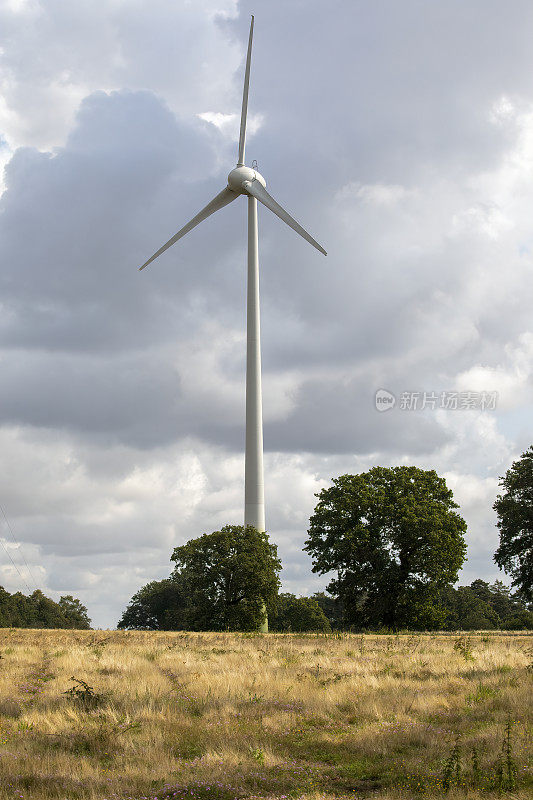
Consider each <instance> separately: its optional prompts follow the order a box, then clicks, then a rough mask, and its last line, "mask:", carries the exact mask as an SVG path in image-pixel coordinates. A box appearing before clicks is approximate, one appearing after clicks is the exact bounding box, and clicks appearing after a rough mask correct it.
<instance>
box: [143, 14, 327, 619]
mask: <svg viewBox="0 0 533 800" xmlns="http://www.w3.org/2000/svg"><path fill="white" fill-rule="evenodd" d="M253 33H254V18H253V16H252V20H251V23H250V36H249V39H248V52H247V55H246V69H245V73H244V90H243V94H242V111H241V130H240V136H239V154H238V161H237V166H236V167H235V169H232V170H231V172H230V173H229V175H228V185H227V186H226V187H225V188H224V189H222V191H221V192H220V194H217V196H216V197H215V198H214V199H213V200H211V202H210V203H208V204H207V205H206V207H205V208H203V209H202V210H201V211H200V212H199V213H198V214H197V215H196V216H195V217H193V218H192V219H191V221H190V222H188V223H187V224H186V225H184V226H183V228H181V229H180V230H179V231H178V232H177V233H175V234H174V236H173V237H172V238H171V239H169V240H168V242H167V243H166V244H164V245H163V246H162V247H160V248H159V250H158V251H157V252H156V253H154V254H153V256H151V257H150V258H149V259H148V261H146V262H145V263H144V264H143V265H142V267H139V269H144V268H145V267H147V266H148V264H151V263H152V261H154V259H156V258H158V257H159V256H160V255H161V254H162V253H164V252H165V250H168V248H169V247H171V246H172V245H173V244H175V243H176V242H177V241H178V239H181V238H183V236H185V234H187V233H189V231H192V229H193V228H195V227H196V226H197V225H199V224H200V222H203V221H204V219H207V217H210V216H211V214H214V213H215V211H219V210H220V209H221V208H224V206H227V205H228V203H231V202H233V200H236V199H237V197H239V196H240V195H245V196H246V197H247V199H248V286H247V313H246V331H247V336H246V453H245V470H244V471H245V478H244V524H245V526H246V525H253V527H254V528H256V529H257V530H258V531H264V530H265V496H264V482H263V411H262V396H261V339H260V324H259V257H258V230H257V201H258V200H259V202H260V203H262V204H263V205H264V206H266V207H267V208H269V209H270V210H271V211H272V212H273V213H274V214H276V216H278V217H279V218H280V219H281V220H283V222H285V223H286V224H287V225H288V226H289V227H290V228H292V229H293V230H295V231H296V233H299V234H300V236H302V237H303V238H304V239H306V241H308V242H309V243H310V244H312V245H313V247H316V249H317V250H320V252H321V253H323V254H324V255H327V253H326V251H325V250H324V248H323V247H321V246H320V245H319V244H318V242H316V241H315V240H314V239H313V237H312V236H311V235H310V234H309V233H307V231H306V230H304V228H302V226H301V225H299V224H298V222H296V220H295V219H294V218H293V217H291V215H290V214H288V213H287V211H285V209H284V208H282V207H281V206H280V205H279V203H277V202H276V200H274V198H273V197H272V196H271V195H270V194H269V193H268V192H267V190H266V181H265V179H264V178H263V176H262V175H260V174H259V172H258V171H257V170H256V169H253V168H251V167H247V166H245V164H244V145H245V141H246V117H247V113H248V89H249V86H250V62H251V57H252V38H253ZM265 626H266V623H265ZM266 629H267V630H268V628H266Z"/></svg>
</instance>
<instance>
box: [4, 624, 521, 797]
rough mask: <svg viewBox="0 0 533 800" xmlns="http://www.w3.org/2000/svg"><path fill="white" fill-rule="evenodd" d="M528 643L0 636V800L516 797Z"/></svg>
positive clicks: (470, 638)
mask: <svg viewBox="0 0 533 800" xmlns="http://www.w3.org/2000/svg"><path fill="white" fill-rule="evenodd" d="M532 686H533V637H532V636H531V634H526V633H515V632H509V633H499V632H494V631H493V632H486V633H478V632H476V633H469V634H447V635H443V634H425V635H422V634H420V635H419V634H417V635H411V634H401V635H397V636H396V635H364V636H361V635H356V634H339V635H332V634H330V635H315V634H308V635H297V634H285V635H282V634H267V635H255V634H232V633H227V634H225V633H180V632H169V633H165V632H127V631H68V630H61V631H59V630H53V631H52V630H21V629H1V630H0V798H19V799H20V798H24V800H37V799H38V800H44V799H45V798H46V800H48V798H61V800H75V799H76V798H80V799H81V798H93V800H104V798H106V799H107V800H126V799H127V798H132V800H142V799H143V798H150V800H153V799H155V798H157V799H158V800H163V799H166V798H171V797H176V798H178V799H181V798H188V800H209V799H210V798H213V800H218V799H220V800H232V798H245V797H254V798H309V800H310V799H311V798H315V799H316V800H318V798H324V799H325V798H331V799H333V798H345V797H346V798H347V797H351V798H358V797H361V798H364V797H371V798H375V800H386V799H389V798H391V799H392V798H414V797H426V798H437V797H443V796H444V795H446V796H448V797H450V798H456V797H468V798H475V797H479V798H481V797H483V798H492V797H501V796H502V795H503V796H507V797H512V798H514V800H518V799H520V800H522V798H523V800H526V798H529V797H531V796H532V794H533V777H532V773H533V764H532V761H533V759H532V742H533V713H532V707H531V695H532Z"/></svg>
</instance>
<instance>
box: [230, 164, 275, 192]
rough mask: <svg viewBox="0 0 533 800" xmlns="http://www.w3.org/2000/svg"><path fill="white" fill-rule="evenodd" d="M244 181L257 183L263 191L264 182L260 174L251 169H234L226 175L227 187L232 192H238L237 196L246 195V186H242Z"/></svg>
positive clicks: (243, 167) (242, 167)
mask: <svg viewBox="0 0 533 800" xmlns="http://www.w3.org/2000/svg"><path fill="white" fill-rule="evenodd" d="M246 181H248V182H250V183H251V182H253V181H258V182H259V183H260V184H261V186H262V187H263V189H264V188H266V181H265V179H264V178H263V176H262V175H261V173H260V172H257V170H255V169H252V168H251V167H245V166H241V167H235V169H232V170H231V172H230V174H229V175H228V186H229V188H230V189H231V190H232V192H238V193H239V194H244V193H248V192H247V189H246V186H244V183H245V182H246Z"/></svg>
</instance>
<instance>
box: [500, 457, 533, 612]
mask: <svg viewBox="0 0 533 800" xmlns="http://www.w3.org/2000/svg"><path fill="white" fill-rule="evenodd" d="M500 486H501V487H503V489H504V492H503V493H502V494H499V495H498V497H497V498H496V502H495V503H494V509H495V511H496V513H497V515H498V522H497V525H498V528H499V529H500V546H499V547H498V549H497V550H496V553H495V554H494V560H495V562H496V563H497V564H498V566H499V567H500V569H503V570H504V571H505V572H507V573H508V574H509V575H511V577H512V579H513V580H512V583H513V586H515V587H516V588H517V589H518V592H519V593H520V595H521V596H522V597H524V599H526V600H527V601H529V602H530V603H531V602H533V445H532V446H531V447H529V448H528V449H527V450H526V452H525V453H523V454H522V456H521V458H520V459H519V460H518V461H515V462H514V463H513V465H512V466H511V468H510V469H508V470H507V472H506V473H505V477H503V478H500Z"/></svg>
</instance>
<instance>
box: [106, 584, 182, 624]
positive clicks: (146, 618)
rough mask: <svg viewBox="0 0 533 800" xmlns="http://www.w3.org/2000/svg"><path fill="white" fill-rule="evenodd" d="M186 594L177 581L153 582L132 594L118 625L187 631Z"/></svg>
mask: <svg viewBox="0 0 533 800" xmlns="http://www.w3.org/2000/svg"><path fill="white" fill-rule="evenodd" d="M188 611H189V609H188V606H187V597H186V595H185V593H184V591H183V590H182V588H181V586H180V584H179V582H178V581H176V580H173V579H172V578H165V579H164V580H162V581H151V582H150V583H147V584H146V586H143V587H142V589H139V591H138V592H137V593H136V594H134V595H133V597H132V598H131V600H130V603H129V605H128V607H127V609H126V610H125V611H124V613H123V614H122V619H121V620H120V622H119V623H118V625H117V628H123V629H128V630H149V631H176V630H178V631H179V630H186V629H187V624H188V617H187V615H188Z"/></svg>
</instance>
